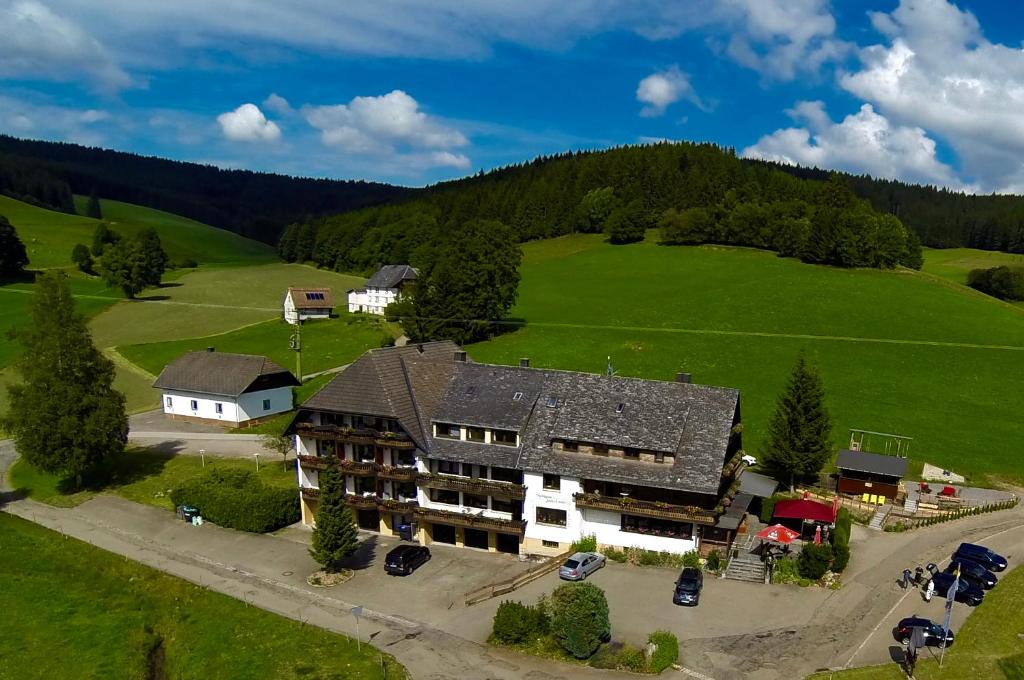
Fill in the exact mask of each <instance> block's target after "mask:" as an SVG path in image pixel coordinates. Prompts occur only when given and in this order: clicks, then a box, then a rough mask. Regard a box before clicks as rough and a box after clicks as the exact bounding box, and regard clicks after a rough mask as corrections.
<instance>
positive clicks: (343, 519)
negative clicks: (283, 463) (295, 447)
mask: <svg viewBox="0 0 1024 680" xmlns="http://www.w3.org/2000/svg"><path fill="white" fill-rule="evenodd" d="M317 479H318V481H319V486H320V506H319V507H318V508H317V511H316V526H315V527H314V528H313V547H312V548H310V550H309V554H310V555H312V557H313V559H314V560H316V561H317V562H318V563H320V565H322V566H323V568H324V570H326V571H328V572H335V571H338V569H340V568H341V562H342V560H344V559H345V558H346V557H349V556H350V555H352V554H353V553H354V552H355V551H356V549H357V548H358V547H359V530H358V529H357V528H356V523H355V519H354V518H353V517H352V511H351V510H349V508H348V507H347V506H346V505H345V475H343V474H342V473H341V466H340V465H339V464H338V459H337V458H336V457H334V456H331V457H330V458H329V459H328V461H327V467H326V468H324V469H323V470H321V471H320V472H319V474H318V477H317Z"/></svg>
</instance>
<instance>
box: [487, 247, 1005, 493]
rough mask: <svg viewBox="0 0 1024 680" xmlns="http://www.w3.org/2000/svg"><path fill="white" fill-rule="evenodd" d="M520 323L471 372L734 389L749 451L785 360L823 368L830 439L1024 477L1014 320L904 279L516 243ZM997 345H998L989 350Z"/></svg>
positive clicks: (760, 255) (781, 380) (712, 256)
mask: <svg viewBox="0 0 1024 680" xmlns="http://www.w3.org/2000/svg"><path fill="white" fill-rule="evenodd" d="M523 250H524V262H523V266H522V269H521V274H522V282H521V284H520V287H519V303H518V304H517V305H516V307H515V308H514V309H513V310H512V312H511V316H513V317H517V318H520V319H523V320H525V324H526V325H525V327H524V328H521V329H519V330H517V331H515V332H511V333H508V334H506V335H502V336H498V337H496V338H495V339H493V340H491V341H489V342H485V343H479V344H477V345H474V346H471V347H469V348H468V349H469V352H470V355H471V356H472V357H473V358H474V359H476V360H479V361H493V362H498V363H515V362H516V361H517V360H518V359H519V358H520V357H530V358H531V360H532V362H533V365H534V366H543V367H555V368H562V369H573V370H586V371H593V372H604V371H605V370H606V367H607V357H608V356H611V358H612V364H613V366H614V369H615V370H616V372H617V373H619V374H621V375H630V376H642V377H648V378H660V379H666V380H670V379H672V377H673V376H674V374H675V373H676V372H677V371H686V372H690V373H691V374H692V375H693V380H694V381H695V382H699V383H705V384H714V385H726V386H732V387H737V388H739V389H740V390H741V392H742V408H743V421H744V440H745V441H744V445H745V448H747V449H748V450H750V451H751V452H753V453H755V455H756V453H757V452H758V450H759V449H760V448H761V445H762V443H763V442H764V433H765V429H766V426H767V420H768V418H769V417H770V414H771V412H772V410H773V408H774V403H775V400H776V398H777V396H778V394H779V392H780V390H781V389H782V387H783V385H784V384H785V381H786V379H787V377H788V374H789V371H790V370H791V368H792V366H793V363H794V361H795V359H796V356H797V353H798V352H799V351H800V350H801V349H804V350H806V351H807V352H808V354H809V356H810V357H811V358H812V359H813V360H814V361H815V362H816V363H818V364H819V365H820V366H821V368H822V373H823V376H824V380H825V386H826V390H827V392H828V399H829V407H830V409H831V411H832V413H833V417H834V423H835V427H834V437H833V439H834V441H835V443H836V445H837V446H838V445H842V444H844V443H845V442H846V441H847V437H848V434H847V431H848V428H851V427H857V428H863V429H869V430H877V431H885V432H896V433H900V434H903V435H907V436H911V437H914V443H913V445H912V448H911V457H912V458H917V459H919V460H920V459H924V460H929V461H932V462H935V463H936V464H939V465H943V466H945V467H952V468H953V469H955V470H957V471H958V472H962V473H965V474H968V475H970V476H971V477H972V479H974V480H975V481H979V482H980V481H983V479H982V478H983V476H984V475H985V474H986V473H992V474H995V475H999V476H1004V477H1008V478H1012V479H1015V480H1016V481H1021V480H1024V471H1022V469H1021V467H1020V463H1019V459H1018V457H1017V456H1016V453H1015V452H1016V442H1019V441H1020V440H1021V438H1022V437H1024V421H1022V419H1021V418H1019V412H1020V407H1021V405H1022V404H1024V397H1022V396H1021V392H1020V389H1019V383H1018V382H1017V381H1016V380H1015V379H1008V378H1007V376H1017V375H1021V374H1022V373H1024V314H1022V313H1021V312H1020V311H1018V310H1017V309H1015V308H1012V307H1008V306H1006V305H1004V304H1002V303H1000V302H998V301H995V300H991V299H990V298H987V297H984V296H980V295H977V294H975V293H974V292H972V291H969V290H965V289H962V288H960V287H958V286H951V285H945V284H942V283H936V282H935V281H934V280H933V279H932V278H931V277H928V276H922V275H919V274H914V273H909V272H902V271H901V272H885V271H874V270H843V269H836V268H831V267H822V266H814V265H805V264H802V263H800V262H797V261H794V260H789V259H784V258H779V257H776V256H775V255H773V254H770V253H765V252H760V251H756V250H750V249H735V248H718V247H665V246H658V245H656V244H654V243H653V242H650V241H648V242H645V243H642V244H636V245H631V246H618V247H616V246H610V245H607V244H605V243H603V242H602V240H601V238H600V237H595V236H576V237H563V238H560V239H553V240H550V241H540V242H535V243H529V244H526V245H524V247H523ZM993 346H998V347H1000V348H995V347H993Z"/></svg>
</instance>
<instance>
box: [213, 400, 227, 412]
mask: <svg viewBox="0 0 1024 680" xmlns="http://www.w3.org/2000/svg"><path fill="white" fill-rule="evenodd" d="M213 410H214V412H215V413H216V414H217V415H223V414H224V404H222V403H220V402H219V401H218V402H215V403H214V405H213Z"/></svg>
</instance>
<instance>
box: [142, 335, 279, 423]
mask: <svg viewBox="0 0 1024 680" xmlns="http://www.w3.org/2000/svg"><path fill="white" fill-rule="evenodd" d="M298 384H299V381H298V380H296V379H295V376H294V375H292V374H291V372H289V371H288V370H287V369H285V368H282V367H281V366H279V365H277V364H275V363H274V362H273V361H271V360H270V359H267V358H266V357H260V356H253V355H250V354H228V353H226V352H215V351H213V349H209V350H207V351H205V352H189V353H188V354H185V355H184V356H181V357H179V358H177V359H175V360H174V361H172V362H171V363H169V364H167V366H166V367H165V368H164V370H163V371H162V372H161V373H160V377H158V378H157V379H156V382H155V383H153V387H155V388H157V389H158V390H160V391H161V392H162V395H161V401H162V403H163V408H164V413H166V414H167V415H169V416H171V417H172V418H180V419H182V420H190V421H198V422H206V423H217V424H221V425H225V426H229V427H236V426H238V425H240V424H244V423H247V422H250V421H254V420H257V419H260V418H266V417H267V416H272V415H275V414H277V413H283V412H285V411H290V410H291V409H292V387H294V386H296V385H298Z"/></svg>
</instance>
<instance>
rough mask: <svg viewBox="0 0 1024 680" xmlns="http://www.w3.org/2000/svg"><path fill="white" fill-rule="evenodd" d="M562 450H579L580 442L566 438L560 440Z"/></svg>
mask: <svg viewBox="0 0 1024 680" xmlns="http://www.w3.org/2000/svg"><path fill="white" fill-rule="evenodd" d="M562 450H563V451H579V450H580V444H579V442H574V441H571V440H568V439H567V440H565V441H564V442H562Z"/></svg>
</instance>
